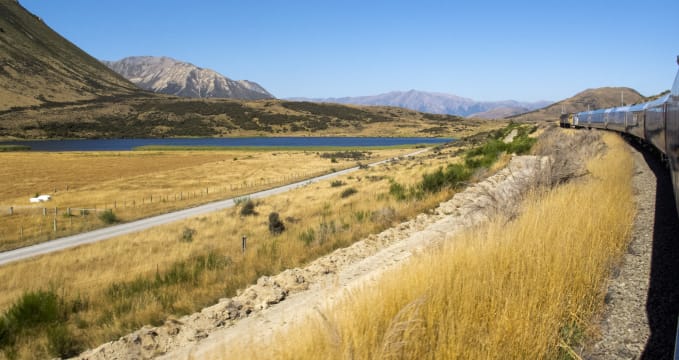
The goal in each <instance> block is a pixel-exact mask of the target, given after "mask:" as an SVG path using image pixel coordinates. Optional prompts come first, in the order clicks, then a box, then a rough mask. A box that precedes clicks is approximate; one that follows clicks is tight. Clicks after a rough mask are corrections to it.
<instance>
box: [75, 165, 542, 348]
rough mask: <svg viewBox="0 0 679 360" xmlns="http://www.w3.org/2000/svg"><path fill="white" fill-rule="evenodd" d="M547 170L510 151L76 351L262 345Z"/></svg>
mask: <svg viewBox="0 0 679 360" xmlns="http://www.w3.org/2000/svg"><path fill="white" fill-rule="evenodd" d="M548 173H549V160H548V159H547V158H546V157H537V156H521V157H515V158H514V159H513V160H512V161H511V162H510V164H509V165H508V167H507V168H505V169H503V170H501V171H500V172H499V173H497V174H496V175H493V176H492V177H490V178H489V179H487V180H485V181H484V182H482V183H479V184H476V185H474V186H472V187H470V188H468V189H467V190H465V191H464V192H462V193H459V194H457V195H455V196H454V197H453V199H451V200H449V201H447V202H444V203H442V204H441V205H440V206H439V207H438V208H437V209H436V210H435V212H434V214H421V215H419V216H418V217H417V218H415V219H413V220H410V221H408V222H405V223H402V224H401V225H399V226H398V227H396V228H391V229H388V230H386V231H384V232H382V233H380V234H379V235H376V236H370V237H369V238H367V239H365V240H363V241H360V242H358V243H356V244H354V245H352V246H350V247H348V248H345V249H339V250H337V251H335V252H333V253H332V254H330V255H328V256H325V257H323V258H320V259H318V260H316V261H314V262H312V263H311V264H309V265H308V266H306V267H305V268H303V269H299V268H297V269H292V270H287V271H285V272H283V273H281V274H279V275H276V276H272V277H263V278H260V279H259V281H258V282H257V285H254V286H251V287H249V288H248V289H246V290H245V291H243V292H242V293H240V295H238V296H236V297H234V298H232V299H223V300H222V301H220V303H218V304H217V305H214V306H211V307H209V308H206V309H203V310H202V311H201V312H200V313H196V314H193V315H189V316H186V317H183V318H181V319H176V320H169V321H167V322H166V323H165V324H164V325H163V326H160V327H144V328H142V329H141V330H139V331H137V332H135V333H132V334H130V335H127V336H125V337H123V338H121V339H120V340H118V341H114V342H111V343H107V344H104V345H102V346H100V347H99V348H97V349H94V350H91V351H88V352H86V353H84V354H82V355H81V358H82V359H91V360H93V359H111V358H151V357H155V356H159V355H164V356H165V357H166V358H169V359H186V358H206V357H207V358H210V357H216V356H221V355H218V354H222V355H223V354H225V353H227V352H226V350H227V349H233V348H241V349H242V348H247V345H248V344H249V343H251V342H257V343H258V345H264V344H267V342H268V341H272V340H273V339H274V338H275V335H276V334H277V333H279V332H280V331H282V330H283V331H284V330H285V329H287V328H288V327H289V326H291V325H293V324H298V323H300V322H301V321H303V320H304V319H305V318H307V317H308V316H312V315H314V314H318V313H320V312H321V310H320V308H322V307H323V306H327V305H328V303H334V302H335V301H340V299H342V298H344V297H346V296H350V294H351V292H352V291H353V290H355V289H357V288H360V287H362V286H366V285H368V284H371V283H372V282H374V281H376V279H377V277H378V276H379V275H380V274H382V273H384V272H385V271H388V270H389V269H393V268H394V267H398V266H400V265H401V264H403V263H404V262H405V260H406V259H408V258H410V257H411V256H412V254H414V253H417V252H420V251H422V250H424V249H427V248H431V247H432V246H435V244H441V243H442V242H443V241H445V240H446V239H448V238H450V237H452V236H453V235H455V234H456V233H458V232H459V231H461V230H463V229H465V228H469V227H470V226H473V225H476V224H479V223H481V222H482V221H485V220H487V219H488V218H489V217H490V216H492V215H493V214H494V213H495V212H496V211H497V210H498V209H499V208H507V207H511V206H512V205H511V204H514V203H516V202H518V201H519V199H520V198H521V196H522V195H523V194H524V193H525V192H526V191H528V190H529V189H530V188H531V187H532V186H534V185H536V184H539V183H540V182H542V181H545V180H544V177H545V176H548V175H547V174H548ZM321 316H323V315H322V314H321Z"/></svg>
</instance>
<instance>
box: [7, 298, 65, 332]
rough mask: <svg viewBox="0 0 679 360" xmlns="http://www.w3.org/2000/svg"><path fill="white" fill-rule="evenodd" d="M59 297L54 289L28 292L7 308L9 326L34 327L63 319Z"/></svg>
mask: <svg viewBox="0 0 679 360" xmlns="http://www.w3.org/2000/svg"><path fill="white" fill-rule="evenodd" d="M61 315H62V314H61V312H60V309H59V298H58V297H57V294H55V293H54V292H53V291H42V290H38V291H36V292H27V293H24V294H23V296H21V298H20V299H19V300H18V301H17V302H16V303H15V304H14V305H12V307H10V308H9V310H7V313H6V314H5V318H6V320H7V323H8V327H9V328H10V329H11V328H32V327H35V326H38V325H42V324H49V323H53V322H56V321H57V320H59V319H61Z"/></svg>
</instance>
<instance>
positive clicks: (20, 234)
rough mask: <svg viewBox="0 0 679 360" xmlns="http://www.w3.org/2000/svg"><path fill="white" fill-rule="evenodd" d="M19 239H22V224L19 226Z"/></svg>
mask: <svg viewBox="0 0 679 360" xmlns="http://www.w3.org/2000/svg"><path fill="white" fill-rule="evenodd" d="M19 240H20V241H23V240H24V227H23V226H20V227H19Z"/></svg>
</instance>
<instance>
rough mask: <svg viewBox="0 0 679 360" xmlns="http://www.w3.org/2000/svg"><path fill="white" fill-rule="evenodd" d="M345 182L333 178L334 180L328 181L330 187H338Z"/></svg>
mask: <svg viewBox="0 0 679 360" xmlns="http://www.w3.org/2000/svg"><path fill="white" fill-rule="evenodd" d="M346 184H347V183H345V182H344V181H342V180H335V181H333V182H331V183H330V187H340V186H344V185H346Z"/></svg>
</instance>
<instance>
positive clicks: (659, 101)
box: [578, 94, 670, 116]
mask: <svg viewBox="0 0 679 360" xmlns="http://www.w3.org/2000/svg"><path fill="white" fill-rule="evenodd" d="M669 99H670V94H667V95H664V96H662V97H659V98H657V99H655V100H653V101H649V102H645V103H641V104H636V105H630V106H618V107H612V108H605V109H596V110H590V111H582V112H579V113H578V116H583V115H594V114H600V113H611V112H619V111H622V112H628V111H643V110H646V109H648V108H650V107H655V106H658V105H661V104H664V103H666V102H667V101H669Z"/></svg>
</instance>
